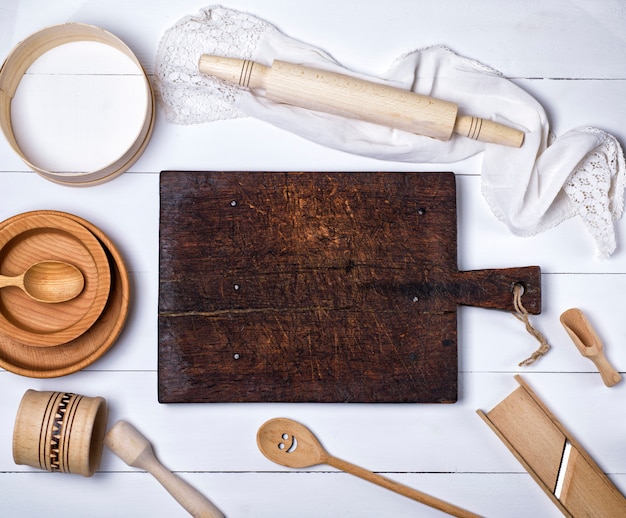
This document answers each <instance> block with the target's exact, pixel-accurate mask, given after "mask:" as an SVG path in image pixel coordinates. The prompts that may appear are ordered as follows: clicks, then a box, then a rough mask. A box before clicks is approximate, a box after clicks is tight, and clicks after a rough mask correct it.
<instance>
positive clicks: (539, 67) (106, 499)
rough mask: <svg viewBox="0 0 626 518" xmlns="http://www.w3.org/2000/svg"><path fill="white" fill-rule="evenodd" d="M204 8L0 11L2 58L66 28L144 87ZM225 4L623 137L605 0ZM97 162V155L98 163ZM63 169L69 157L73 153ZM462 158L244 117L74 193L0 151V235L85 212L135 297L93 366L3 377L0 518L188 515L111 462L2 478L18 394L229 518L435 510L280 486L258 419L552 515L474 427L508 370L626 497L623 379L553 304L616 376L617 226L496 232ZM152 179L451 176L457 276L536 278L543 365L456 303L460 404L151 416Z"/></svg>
mask: <svg viewBox="0 0 626 518" xmlns="http://www.w3.org/2000/svg"><path fill="white" fill-rule="evenodd" d="M206 5H207V4H205V3H203V2H202V1H199V0H179V1H176V2H169V1H166V0H141V1H139V0H56V1H55V2H49V1H47V0H46V1H44V0H2V2H1V3H0V56H5V55H6V54H7V53H8V52H9V50H10V49H11V48H12V47H13V45H14V44H16V43H17V42H18V41H20V40H21V39H23V38H24V37H26V36H28V35H29V34H32V33H33V32H35V31H37V30H39V29H41V28H43V27H45V26H48V25H54V24H58V23H63V22H66V21H79V22H85V23H90V24H93V25H97V26H100V27H102V28H105V29H107V30H109V31H111V32H113V33H114V34H116V35H117V36H118V37H120V38H121V39H122V40H124V41H125V42H126V43H127V44H128V45H129V46H130V47H131V48H132V49H133V50H134V52H135V53H136V54H137V56H138V57H139V59H140V60H141V62H142V63H143V64H144V66H145V68H146V70H147V71H148V72H149V73H152V71H153V69H154V58H155V52H156V49H157V45H158V42H159V39H160V37H161V35H162V34H163V32H164V31H165V30H166V29H168V28H169V27H171V26H172V25H173V24H174V23H175V22H177V21H178V20H179V19H180V18H182V17H183V16H186V15H189V14H193V13H195V12H196V11H197V10H198V9H200V8H202V7H205V6H206ZM227 7H232V8H237V9H242V10H248V11H250V12H252V13H253V14H256V15H257V16H259V17H261V18H264V19H266V20H268V21H270V22H271V23H273V24H274V25H276V26H278V27H279V28H280V29H281V30H283V31H284V32H285V33H287V34H288V35H290V36H293V37H296V38H298V39H301V40H303V41H305V42H308V43H311V44H314V45H317V46H319V47H321V48H323V49H325V50H326V51H328V52H330V53H331V54H332V55H333V56H334V57H335V58H336V59H338V60H339V61H340V62H342V63H343V64H344V65H346V66H348V67H350V68H352V69H354V70H359V71H362V72H366V73H370V74H378V73H382V72H384V71H385V70H386V69H387V67H389V66H390V64H391V63H392V61H393V60H394V59H395V58H396V57H398V56H400V55H401V54H403V53H405V52H407V51H410V50H413V49H415V48H420V47H424V46H429V45H432V44H437V43H441V44H444V45H446V46H449V47H450V48H452V49H453V50H455V51H456V52H458V53H460V54H463V55H465V56H468V57H472V58H474V59H477V60H479V61H481V62H483V63H485V64H487V65H490V66H492V67H494V68H496V69H498V70H500V71H502V72H503V73H504V74H505V75H506V76H507V77H510V78H511V79H512V80H513V81H515V82H516V83H517V84H519V85H520V86H521V87H523V88H525V89H526V90H527V91H529V92H530V93H531V94H533V95H534V96H535V97H536V98H537V99H538V100H539V101H540V102H541V103H542V104H543V105H544V107H545V108H546V111H547V113H548V115H549V117H550V121H551V127H552V130H553V132H554V133H555V134H557V135H560V134H562V133H564V132H565V131H567V130H569V129H572V128H574V127H577V126H580V125H591V126H596V127H600V128H602V129H604V130H606V131H608V132H611V133H613V134H614V135H615V136H616V137H617V138H618V139H619V140H620V141H621V142H623V143H624V142H626V129H625V126H624V121H625V120H626V102H624V99H625V98H626V37H625V36H624V30H623V28H624V26H626V3H624V2H623V0H607V1H604V2H596V1H594V0H586V1H585V0H542V1H528V0H523V1H522V0H516V1H510V2H500V1H497V0H492V1H482V2H467V1H465V0H450V1H447V2H440V1H438V0H422V1H421V2H411V1H407V0H387V1H386V2H384V3H383V2H373V1H369V0H349V1H343V2H337V1H336V0H316V1H314V2H313V1H303V2H287V1H280V0H265V1H261V0H258V1H253V0H248V1H245V0H233V1H232V2H230V4H228V5H227ZM42 74H43V75H45V73H44V72H42ZM36 79H37V78H36V77H35V78H34V79H32V78H31V80H36ZM39 79H42V78H41V77H39ZM66 79H67V78H66ZM74 79H76V78H74ZM69 80H70V81H71V80H72V77H69ZM94 84H98V82H97V81H94ZM51 88H55V87H51ZM56 88H59V89H60V88H61V87H56ZM106 151H107V142H106V141H105V142H102V146H101V149H100V150H99V152H101V153H102V154H103V155H104V154H106ZM76 153H77V155H76V156H80V150H76ZM480 160H481V159H480V157H475V158H473V159H471V160H467V161H464V162H462V163H458V164H453V165H452V166H440V165H437V164H401V163H384V162H379V161H375V160H369V159H365V158H359V157H355V156H350V155H347V154H343V153H339V152H336V151H332V150H329V149H324V148H322V147H320V146H317V145H315V144H312V143H310V142H307V141H304V140H302V139H300V138H298V137H295V136H293V135H291V134H288V133H286V132H284V131H281V130H279V129H276V128H273V127H268V126H267V125H265V124H262V123H260V122H258V121H254V120H236V121H228V122H219V123H213V124H207V125H201V126H191V127H181V126H174V125H170V124H168V123H166V121H165V118H164V116H163V114H162V112H161V111H160V112H159V114H158V116H157V122H156V128H155V132H154V135H153V138H152V140H151V143H150V145H149V147H148V149H147V151H146V152H145V154H144V155H143V157H142V158H141V159H140V160H139V161H138V162H137V163H136V164H135V165H134V166H133V167H132V169H131V170H130V171H128V172H127V173H125V174H123V175H122V176H121V177H119V178H117V179H115V180H113V181H111V182H109V183H105V184H103V185H100V186H96V187H90V188H85V189H76V188H70V187H64V186H59V185H55V184H53V183H51V182H49V181H46V180H44V179H42V178H41V177H39V176H38V175H36V174H35V173H33V172H31V171H29V170H28V168H27V167H26V166H25V165H24V164H23V163H22V161H21V160H20V159H19V158H18V157H17V155H16V154H15V153H14V152H13V151H12V150H11V148H10V147H9V146H8V144H7V142H6V140H5V139H4V138H2V139H0V219H5V218H8V217H10V216H13V215H15V214H18V213H21V212H24V211H29V210H37V209H56V210H63V211H67V212H71V213H74V214H77V215H79V216H81V217H83V218H86V219H87V220H89V221H91V222H92V223H94V224H95V225H97V226H98V227H100V228H101V229H102V230H103V231H104V232H105V233H107V234H108V235H109V237H110V238H111V239H112V240H113V241H114V242H115V243H116V244H117V245H118V246H119V248H120V250H121V252H122V253H123V255H124V257H125V259H126V261H127V264H128V268H129V271H130V275H131V280H132V289H133V298H132V306H131V312H130V316H129V319H128V322H127V325H126V327H125V329H124V332H123V334H122V335H121V337H120V338H119V340H118V341H117V343H116V344H115V346H114V347H113V348H112V349H111V350H110V351H109V352H108V354H106V355H105V356H104V357H103V358H102V359H101V360H99V361H98V362H96V363H94V364H93V365H92V366H90V367H89V368H87V369H85V370H84V371H81V372H79V373H76V374H72V375H70V376H67V377H64V378H56V379H30V378H25V377H20V376H17V375H15V374H13V373H10V372H5V371H0V394H1V396H0V401H1V404H0V515H2V516H7V517H9V516H10V517H14V516H15V517H17V516H19V517H31V516H33V517H35V516H46V515H55V516H81V517H85V516H94V517H110V516H152V517H173V516H185V515H186V513H185V512H184V511H183V510H182V509H181V508H180V507H179V506H178V505H177V504H176V503H175V502H174V500H173V499H171V498H170V496H169V495H168V494H167V493H166V492H165V491H164V490H163V489H162V488H161V487H160V486H159V485H158V484H157V483H156V481H155V480H154V479H153V478H152V477H151V476H149V475H148V474H146V473H143V472H140V471H137V470H134V469H132V468H128V467H127V466H126V465H125V464H123V463H122V461H120V460H119V459H117V458H116V457H115V456H114V455H113V454H112V453H111V452H109V451H108V450H105V452H104V455H103V460H102V464H101V467H100V470H99V471H98V472H97V473H96V474H95V475H94V477H92V478H83V477H80V476H73V475H62V474H52V473H46V472H39V471H36V470H34V469H30V468H27V467H24V466H17V465H15V464H14V462H13V458H12V454H11V439H12V432H13V420H14V418H15V413H16V410H17V406H18V403H19V401H20V398H21V396H22V394H23V393H24V392H25V391H26V390H27V389H28V388H33V389H38V390H57V389H58V390H66V391H73V392H78V393H82V394H86V395H100V396H103V397H105V398H106V399H107V401H108V403H109V405H110V421H109V422H110V424H113V423H114V422H115V421H116V420H118V419H121V418H124V419H127V420H129V421H130V422H132V423H133V424H134V425H135V426H136V427H137V428H138V429H140V430H141V431H143V432H144V433H145V434H146V435H147V437H148V438H149V439H150V440H151V441H152V442H153V444H154V445H155V449H156V452H157V455H158V456H159V458H160V459H161V461H162V462H163V463H164V464H165V465H166V466H168V467H169V468H170V469H172V470H173V471H175V472H177V473H178V474H179V475H180V476H182V477H183V478H185V479H186V480H188V481H189V482H190V483H192V484H193V485H194V486H195V487H196V488H197V489H199V490H200V491H202V492H203V493H204V494H206V495H207V496H208V497H209V498H211V499H212V500H213V501H214V502H215V503H216V504H217V505H218V506H219V507H220V508H221V509H222V510H223V511H224V512H225V514H226V515H227V516H229V517H246V516H250V517H263V516H267V517H270V516H271V517H273V518H275V517H293V516H303V517H305V516H311V517H313V516H314V517H321V516H345V517H347V516H363V517H365V516H397V517H400V516H439V515H440V514H441V513H439V512H438V511H435V510H431V509H429V508H427V507H425V506H422V505H421V504H418V503H415V502H413V501H411V500H408V499H406V498H404V497H401V496H398V495H395V494H393V493H390V492H388V491H386V490H384V489H380V488H377V487H375V486H371V485H370V484H368V483H366V482H363V481H361V480H359V479H356V478H354V477H352V476H350V475H346V474H343V473H339V472H336V471H333V470H332V469H328V468H325V467H320V468H319V469H317V468H316V469H310V470H304V471H292V470H288V469H283V468H281V467H280V466H277V465H274V464H272V463H271V462H270V461H268V460H266V459H265V458H264V457H263V456H262V455H261V454H260V453H259V451H258V450H257V448H256V444H255V434H256V430H257V428H258V427H259V425H260V424H261V423H263V422H264V421H265V420H267V419H269V418H271V417H277V416H287V417H292V418H295V419H298V420H300V421H302V422H303V423H305V424H307V425H309V426H310V427H311V428H312V429H313V430H314V431H315V432H316V434H317V435H318V436H319V437H320V438H321V440H322V441H323V443H324V444H325V446H326V447H327V448H328V449H329V450H330V451H331V452H332V453H334V454H335V455H337V456H339V457H342V458H344V459H346V460H350V461H352V462H354V463H356V464H359V465H361V466H364V467H367V468H369V469H371V470H374V471H377V472H381V473H383V474H385V475H387V476H388V477H390V478H393V479H396V480H398V481H400V482H402V483H405V484H407V485H410V486H412V487H415V488H417V489H420V490H422V491H424V492H426V493H430V494H432V495H434V496H437V497H439V498H442V499H444V500H447V501H450V502H452V503H454V504H456V505H459V506H461V507H465V508H467V509H469V510H472V511H474V512H476V513H478V514H482V515H486V516H501V517H514V516H519V517H526V516H559V515H560V513H559V512H558V511H557V509H556V507H555V506H554V505H553V504H552V503H551V502H550V500H549V499H548V497H547V496H546V495H545V494H544V493H543V492H542V491H541V490H540V489H539V487H538V486H537V485H536V484H535V482H534V481H533V480H532V479H531V477H530V476H529V475H528V474H527V473H526V472H525V471H524V470H523V468H522V467H521V465H520V464H519V463H518V462H517V461H516V460H515V459H514V457H513V456H512V455H511V454H510V453H509V451H508V450H507V449H506V448H505V446H504V445H503V444H502V443H501V442H500V441H499V440H498V439H497V437H496V436H495V435H494V434H493V432H492V431H491V430H489V428H488V427H487V426H486V425H485V424H484V423H483V422H482V420H481V419H480V418H479V417H478V416H477V415H476V413H475V411H476V409H478V408H481V409H484V410H489V409H491V408H492V407H493V406H494V405H495V404H496V403H498V402H499V401H501V400H502V399H503V398H504V397H506V396H507V395H508V394H509V393H510V392H511V391H513V390H514V389H515V388H516V387H517V383H516V382H515V381H514V379H513V375H514V374H515V373H521V374H523V375H524V377H525V379H526V381H528V382H529V383H530V384H531V386H532V387H533V388H534V390H535V391H536V392H537V393H538V395H539V396H540V397H541V398H542V399H543V400H544V402H545V403H546V404H547V405H548V406H549V407H550V408H551V409H552V411H553V412H554V413H555V414H556V415H557V417H559V418H560V419H561V420H562V422H563V424H564V425H565V426H567V427H568V428H569V429H570V431H571V432H572V433H573V435H574V436H575V437H576V438H577V439H578V440H579V441H580V442H581V443H582V444H583V445H584V446H585V447H586V448H587V450H588V452H589V453H590V454H591V455H592V456H593V457H594V458H595V460H596V461H597V462H598V464H599V465H600V466H601V467H602V469H603V470H604V471H605V472H606V473H607V474H608V476H609V477H610V478H611V480H613V481H614V482H615V484H616V485H617V486H618V488H620V490H622V491H623V492H626V383H625V382H622V383H621V384H619V385H617V386H615V387H613V388H610V389H609V388H606V387H605V386H604V385H603V384H602V382H601V379H600V376H599V374H598V373H597V372H596V370H595V368H594V367H593V364H592V363H591V362H590V361H588V360H586V359H584V358H583V357H582V356H580V354H579V353H578V351H577V350H576V349H575V347H574V345H573V343H571V341H570V340H569V338H568V337H567V335H566V334H565V331H564V330H563V329H562V327H561V325H560V323H559V315H560V314H561V313H562V312H563V311H564V310H565V309H567V308H569V307H580V308H581V309H583V310H584V311H585V312H586V314H587V315H588V316H589V317H590V318H591V319H592V321H593V322H594V324H595V325H596V328H597V329H598V330H599V332H600V334H601V336H602V338H603V340H604V343H605V351H606V353H607V355H608V357H609V359H610V360H611V361H612V362H613V364H614V365H615V366H616V367H617V368H618V370H621V372H622V373H623V372H624V371H625V370H626V318H624V312H625V311H626V309H625V307H624V302H623V301H624V297H625V294H626V250H625V249H624V244H625V243H626V230H625V227H624V223H623V222H622V221H620V222H619V223H618V250H617V252H616V253H615V254H614V255H613V256H612V257H611V258H610V259H608V260H605V261H599V260H596V259H595V258H594V250H593V245H592V242H591V238H590V237H589V235H588V234H587V233H586V230H585V229H584V227H583V225H582V223H581V222H580V221H578V220H576V219H573V220H570V221H568V222H566V223H563V224H561V225H560V226H558V227H556V228H555V229H553V230H552V231H549V232H546V233H545V234H542V235H539V236H537V237H533V238H525V239H524V238H517V237H514V236H512V235H511V234H510V233H509V232H508V231H507V230H506V228H505V227H504V226H503V225H502V224H500V223H499V222H498V221H497V220H496V219H495V217H494V216H493V215H492V214H491V212H490V211H489V209H488V207H487V205H486V203H485V201H484V199H483V198H482V196H481V194H480V176H479V173H480ZM165 169H189V170H193V169H195V170H319V171H323V170H333V171H342V170H345V171H350V170H363V171H381V170H388V171H423V170H449V169H451V170H453V171H454V172H455V173H456V174H457V178H458V191H459V192H458V200H459V203H458V205H459V207H458V214H459V218H458V219H459V252H458V261H459V269H461V270H469V269H473V268H497V267H508V266H524V265H533V264H537V265H540V266H541V267H542V271H543V278H542V281H543V287H542V289H543V312H542V314H541V315H540V316H537V317H535V318H534V319H533V322H534V324H535V325H536V326H537V327H538V328H539V329H540V330H541V331H542V332H543V333H544V334H545V335H546V337H547V338H548V340H549V342H550V343H551V345H552V350H551V351H550V352H549V353H548V355H547V356H546V357H545V358H543V359H541V360H540V361H539V362H538V363H536V364H535V365H533V366H531V367H528V368H520V367H518V366H517V364H518V362H519V361H521V360H522V359H524V358H526V357H527V356H528V355H529V354H530V353H531V352H532V351H533V350H534V349H535V347H536V342H534V341H533V340H532V338H531V337H530V336H529V335H528V334H527V333H526V332H525V331H524V329H523V327H522V326H521V324H520V323H519V321H517V320H516V319H515V318H514V317H513V316H512V315H511V314H509V313H507V312H498V311H489V310H483V309H476V308H461V309H460V310H459V313H458V315H459V316H458V328H459V362H460V365H459V369H460V374H459V386H460V400H459V402H458V403H456V404H453V405H377V406H369V405H341V404H338V405H318V404H303V405H290V404H230V405H222V404H220V405H211V404H205V405H161V404H159V403H158V402H157V302H158V223H159V212H158V209H159V207H158V186H159V172H160V171H161V170H165Z"/></svg>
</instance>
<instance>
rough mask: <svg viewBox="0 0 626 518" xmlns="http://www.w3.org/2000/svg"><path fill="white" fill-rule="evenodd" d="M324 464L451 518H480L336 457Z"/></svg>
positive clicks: (328, 458)
mask: <svg viewBox="0 0 626 518" xmlns="http://www.w3.org/2000/svg"><path fill="white" fill-rule="evenodd" d="M324 463H325V464H328V465H330V466H333V467H334V468H337V469H340V470H341V471H345V472H346V473H350V474H351V475H355V476H357V477H360V478H362V479H364V480H367V481H368V482H372V483H373V484H376V485H378V486H381V487H384V488H385V489H389V490H391V491H393V492H395V493H398V494H400V495H403V496H406V497H408V498H410V499H412V500H415V501H417V502H420V503H422V504H425V505H428V506H430V507H433V508H435V509H439V510H440V511H443V512H445V513H448V514H450V515H452V516H458V517H460V518H473V517H479V516H480V515H478V514H474V513H472V512H470V511H467V510H465V509H463V508H461V507H457V506H456V505H453V504H450V503H448V502H446V501H444V500H440V499H439V498H435V497H434V496H431V495H428V494H426V493H422V492H421V491H418V490H417V489H413V488H411V487H408V486H405V485H403V484H400V483H399V482H395V481H394V480H391V479H389V478H386V477H383V476H382V475H378V474H377V473H373V472H371V471H368V470H366V469H364V468H361V467H359V466H356V465H355V464H352V463H350V462H347V461H345V460H341V459H338V458H337V457H333V456H331V455H329V456H328V457H327V458H326V459H324Z"/></svg>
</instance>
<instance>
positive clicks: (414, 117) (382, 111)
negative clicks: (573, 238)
mask: <svg viewBox="0 0 626 518" xmlns="http://www.w3.org/2000/svg"><path fill="white" fill-rule="evenodd" d="M198 69H199V70H200V72H202V73H204V74H209V75H213V76H215V77H217V78H219V79H223V80H225V81H229V82H232V83H236V84H238V85H240V86H243V87H246V88H251V89H254V90H265V97H267V98H268V99H270V100H272V101H274V102H277V103H283V104H289V105H293V106H300V107H302V108H307V109H310V110H316V111H321V112H325V113H330V114H333V115H340V116H343V117H349V118H355V119H359V120H363V121H367V122H373V123H375V124H381V125H383V126H388V127H391V128H397V129H401V130H403V131H408V132H411V133H415V134H418V135H425V136H427V137H432V138H436V139H440V140H448V139H449V138H450V137H451V136H452V133H453V132H457V133H459V134H461V135H464V136H466V137H468V138H471V139H474V140H480V141H483V142H492V143H495V144H505V145H508V146H514V147H520V146H521V145H522V143H523V141H524V133H523V132H522V131H519V130H517V129H514V128H511V127H509V126H505V125H503V124H498V123H496V122H493V121H489V120H486V119H481V118H478V117H469V116H459V117H457V115H458V107H457V105H456V104H455V103H452V102H449V101H444V100H441V99H436V98H434V97H429V96H425V95H420V94H416V93H414V92H409V91H407V90H402V89H400V88H394V87H392V86H387V85H382V84H379V83H373V82H371V81H364V80H362V79H357V78H354V77H350V76H347V75H344V74H338V73H335V72H328V71H325V70H320V69H316V68H310V67H305V66H301V65H296V64H293V63H286V62H284V61H279V60H276V61H274V62H273V64H272V66H271V67H266V66H264V65H261V64H259V63H256V62H254V61H249V60H243V59H237V58H225V57H219V56H211V55H208V54H204V55H202V56H201V57H200V61H199V63H198Z"/></svg>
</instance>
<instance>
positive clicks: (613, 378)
mask: <svg viewBox="0 0 626 518" xmlns="http://www.w3.org/2000/svg"><path fill="white" fill-rule="evenodd" d="M590 359H591V361H592V362H593V363H594V364H595V365H596V367H597V368H598V371H599V372H600V376H601V377H602V381H603V382H604V384H605V385H606V386H607V387H612V386H613V385H617V384H618V383H619V382H620V381H621V379H622V375H621V374H620V373H619V372H617V371H616V370H615V369H614V368H613V366H612V365H611V364H610V363H609V360H607V359H606V356H604V354H600V355H598V356H594V357H590Z"/></svg>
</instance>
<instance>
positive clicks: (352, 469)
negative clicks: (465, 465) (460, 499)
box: [256, 417, 479, 517]
mask: <svg viewBox="0 0 626 518" xmlns="http://www.w3.org/2000/svg"><path fill="white" fill-rule="evenodd" d="M256 440H257V445H258V446H259V449H260V450H261V452H262V453H263V455H265V456H266V457H267V458H268V459H270V460H271V461H273V462H276V463H277V464H281V465H282V466H288V467H290V468H307V467H310V466H314V465H316V464H328V465H329V466H333V467H334V468H337V469H340V470H342V471H345V472H346V473H350V474H352V475H356V476H357V477H361V478H362V479H365V480H367V481H369V482H372V483H374V484H377V485H379V486H382V487H384V488H386V489H390V490H391V491H395V492H396V493H399V494H401V495H404V496H406V497H408V498H411V499H413V500H417V501H418V502H421V503H423V504H426V505H429V506H431V507H434V508H435V509H439V510H440V511H444V512H446V513H448V514H451V515H453V516H460V517H472V516H479V515H477V514H474V513H471V512H469V511H466V510H465V509H462V508H460V507H457V506H455V505H452V504H449V503H447V502H444V501H443V500H439V499H438V498H435V497H432V496H430V495H427V494H425V493H422V492H421V491H417V490H415V489H412V488H410V487H407V486H404V485H402V484H400V483H398V482H394V481H393V480H390V479H388V478H386V477H383V476H382V475H378V474H376V473H372V472H371V471H368V470H366V469H363V468H360V467H359V466H355V465H354V464H351V463H349V462H346V461H344V460H341V459H338V458H337V457H333V456H332V455H330V454H329V453H328V452H327V451H326V450H325V449H324V447H323V446H322V445H321V444H320V442H319V441H318V440H317V438H316V437H315V436H314V435H313V433H312V432H311V431H310V430H309V429H308V428H306V427H305V426H303V425H301V424H300V423H298V422H296V421H292V420H291V419H286V418H282V417H281V418H276V419H270V420H269V421H267V422H266V423H264V424H263V425H262V426H261V427H260V428H259V431H258V432H257V436H256Z"/></svg>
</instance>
